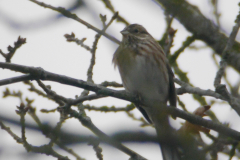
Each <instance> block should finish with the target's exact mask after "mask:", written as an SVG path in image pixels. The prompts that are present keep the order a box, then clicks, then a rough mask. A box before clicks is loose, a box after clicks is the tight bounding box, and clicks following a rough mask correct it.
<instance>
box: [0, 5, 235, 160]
mask: <svg viewBox="0 0 240 160" xmlns="http://www.w3.org/2000/svg"><path fill="white" fill-rule="evenodd" d="M41 2H45V3H47V4H50V5H52V6H54V7H63V8H65V9H67V10H69V11H71V12H72V13H75V14H76V15H77V16H79V17H80V18H81V19H83V20H85V21H86V22H88V23H90V24H91V25H93V26H95V27H97V28H99V29H102V22H101V20H100V18H99V14H102V15H106V16H107V22H108V21H109V20H110V19H111V17H112V15H113V13H112V12H111V11H110V10H109V9H107V8H106V7H105V4H104V3H103V1H100V0H58V1H53V0H42V1H41ZM188 2H189V3H190V4H192V5H195V6H197V7H198V8H199V10H200V11H201V12H202V14H203V15H204V16H206V17H207V18H208V19H210V20H212V21H213V22H214V23H215V24H216V25H219V29H220V31H221V32H223V33H224V34H226V35H227V36H228V35H229V34H230V32H231V30H232V27H233V26H234V20H235V19H236V16H237V14H238V12H239V6H238V2H239V1H238V0H231V1H225V0H218V1H217V2H218V3H217V11H218V13H220V17H219V19H217V18H216V16H215V14H214V11H215V9H216V8H215V7H216V6H214V5H213V2H212V1H211V0H201V1H195V0H188ZM111 3H112V6H113V7H114V9H115V11H118V12H119V15H121V16H122V17H123V18H125V20H126V21H127V22H128V23H130V24H132V23H138V24H141V25H143V26H144V27H145V28H146V29H147V30H148V31H149V33H150V34H151V35H152V36H153V37H154V38H155V39H156V40H160V39H161V38H162V36H163V34H164V32H165V29H166V27H167V23H166V20H165V13H164V10H163V8H162V7H161V6H160V5H159V4H158V3H156V2H155V1H152V0H128V1H127V0H122V1H119V0H112V1H111ZM218 20H219V21H218ZM125 26H126V25H125V24H124V23H122V22H117V21H114V22H113V23H112V25H111V26H110V27H109V28H108V29H107V31H106V32H107V33H108V34H110V35H112V36H114V37H116V38H117V39H119V40H121V34H120V31H121V30H122V29H123V28H124V27H125ZM171 27H172V28H173V29H176V30H177V32H176V34H175V37H174V42H173V47H172V48H171V52H170V53H174V52H175V51H176V50H178V49H179V48H180V47H181V46H182V43H183V42H184V41H185V40H186V38H187V37H188V36H191V35H192V34H191V33H190V32H188V31H187V30H186V29H185V28H184V26H183V25H182V24H180V23H179V21H177V20H175V19H173V22H172V26H171ZM72 32H73V33H75V35H76V37H77V38H79V39H82V38H87V40H86V41H85V42H84V44H86V45H88V46H92V43H93V41H94V37H95V35H96V32H95V31H93V30H91V29H88V28H87V27H86V26H84V25H82V24H81V23H78V22H76V21H74V20H72V19H69V18H66V17H64V16H62V15H61V14H59V13H58V12H55V11H53V10H50V9H46V8H43V7H41V6H39V5H36V4H35V3H32V2H30V1H27V0H1V1H0V49H1V50H2V51H3V52H4V53H7V47H8V46H9V45H11V46H13V43H14V42H15V41H16V40H17V38H18V36H21V37H23V38H26V41H27V43H26V44H24V45H23V46H22V47H21V48H20V49H18V50H17V52H16V53H15V55H14V57H13V58H12V60H11V62H12V63H15V64H21V65H26V66H34V67H42V68H43V69H45V70H47V71H50V72H53V73H57V74H61V75H66V76H69V77H73V78H77V79H82V80H86V78H87V69H88V66H89V64H90V58H91V53H90V52H88V51H86V50H85V49H84V48H82V47H80V46H78V45H76V44H75V43H69V42H67V41H66V38H65V37H64V35H65V34H71V33H72ZM239 39H240V36H239V35H238V36H237V38H236V40H237V41H239ZM117 47H118V45H117V44H116V43H114V42H112V41H110V40H109V39H107V38H105V37H104V36H102V37H101V39H100V41H99V44H98V48H97V51H96V65H95V67H94V69H93V80H94V82H95V83H96V84H100V83H102V82H104V81H116V82H118V83H121V79H120V76H119V73H118V71H117V70H115V69H114V67H113V65H112V56H113V53H114V51H115V50H116V48H117ZM213 57H214V58H215V59H214V58H213ZM0 61H1V62H4V61H5V59H4V58H3V57H2V56H0ZM219 61H220V57H219V56H217V55H216V54H215V53H214V51H213V50H212V49H211V48H210V47H208V46H207V45H206V44H205V43H204V42H202V41H199V40H196V41H195V42H193V43H192V44H191V45H190V47H188V48H186V49H185V50H184V52H183V53H181V54H180V56H179V58H178V59H177V62H178V65H179V68H181V70H182V71H184V72H186V73H187V76H188V78H189V79H190V82H191V83H192V84H193V85H194V86H195V87H200V88H201V89H212V90H215V88H214V86H213V82H214V78H215V75H216V72H217V70H218V66H217V64H216V63H215V62H219ZM17 75H21V74H20V73H17V72H13V71H10V70H7V69H4V70H3V69H0V79H5V78H10V77H14V76H17ZM176 77H177V76H176ZM226 79H227V81H228V82H229V83H230V84H231V85H232V86H238V85H239V81H240V77H239V73H238V72H236V71H235V70H234V69H232V68H231V67H228V68H227V71H226ZM32 83H33V84H35V86H36V87H37V88H38V89H40V87H38V85H37V84H36V83H35V82H34V81H33V82H32ZM44 83H45V84H47V85H51V88H52V90H54V91H56V92H57V93H58V94H60V95H63V96H65V97H68V98H74V97H75V95H79V94H80V93H81V91H82V90H81V89H79V88H76V87H71V86H66V85H62V84H58V83H54V82H49V81H44ZM223 83H226V81H225V80H224V81H223ZM226 84H227V83H226ZM177 87H179V86H177ZM228 87H230V86H229V85H228ZM6 88H8V89H9V90H10V91H11V92H13V91H15V92H18V91H21V93H22V97H23V99H26V98H28V99H31V100H32V99H34V102H33V103H32V105H33V106H34V107H36V114H37V115H38V116H39V118H40V120H41V121H42V123H44V124H48V125H50V126H52V127H54V126H56V124H57V122H58V121H59V114H58V113H57V112H53V113H48V114H46V113H42V112H40V110H41V109H47V110H51V109H55V108H56V107H57V106H58V105H57V104H56V103H54V102H52V101H49V100H47V99H45V98H43V97H41V96H38V95H37V94H35V93H32V92H29V91H28V88H29V86H26V85H25V84H23V83H16V84H11V85H6V86H1V87H0V97H1V98H0V120H2V121H3V122H4V124H5V125H7V126H9V127H10V128H11V130H12V131H13V132H14V133H15V134H17V135H18V136H21V128H20V127H19V126H18V125H17V122H18V121H19V119H20V117H19V116H18V115H17V114H16V112H15V110H16V106H19V105H20V100H19V98H16V97H7V98H2V97H3V92H4V91H6ZM238 93H239V91H238ZM179 98H180V99H181V101H182V102H183V103H184V104H185V106H186V108H187V110H188V111H190V112H193V111H194V110H195V109H196V108H197V107H199V106H201V104H200V103H199V102H198V101H196V100H195V99H194V98H193V96H192V95H191V94H184V95H181V96H179ZM205 98H206V102H207V104H210V105H211V106H212V107H211V111H213V112H214V113H215V114H216V116H217V118H218V119H219V120H220V122H221V123H229V126H230V127H231V128H233V129H235V130H237V131H240V125H239V123H238V122H239V117H238V115H237V113H236V112H235V111H234V110H232V109H231V107H230V106H229V104H228V103H226V102H223V101H221V100H216V99H215V98H211V97H205ZM84 104H90V105H94V106H96V107H101V106H108V107H111V106H115V107H125V106H126V105H127V104H130V103H129V102H127V101H123V100H119V99H116V98H109V97H108V98H102V99H98V100H94V101H86V102H84ZM86 113H87V115H88V116H89V117H90V118H91V120H92V121H93V123H94V124H95V125H96V126H97V127H98V128H99V129H101V130H102V131H103V132H105V133H106V134H108V135H113V134H115V133H119V132H123V131H127V132H130V131H134V132H143V133H148V134H150V135H155V130H154V129H153V128H152V127H144V128H142V127H140V123H141V122H139V121H134V120H132V119H131V118H130V117H129V116H128V115H127V114H126V113H125V112H117V113H114V112H110V113H104V112H96V111H88V110H86ZM131 113H132V114H134V116H135V117H137V118H140V117H141V116H142V115H141V113H140V112H139V111H138V110H137V109H134V110H133V111H131ZM206 118H207V117H206ZM182 122H184V120H182V119H177V121H174V122H172V123H173V125H174V126H175V127H176V128H179V127H180V126H181V123H182ZM26 123H27V124H29V125H32V126H36V123H35V122H34V121H33V119H32V118H31V117H30V116H28V115H27V116H26ZM61 130H62V131H64V132H66V133H69V134H75V135H83V136H89V135H93V133H92V132H91V131H89V130H88V129H86V128H85V127H83V126H82V125H81V124H80V123H79V122H78V121H77V120H76V119H69V120H67V121H66V122H65V123H64V124H63V127H62V129H61ZM210 133H211V134H213V135H217V134H218V133H216V132H214V131H211V132H210ZM26 135H27V140H28V142H29V143H31V144H32V145H36V146H39V145H44V144H46V143H48V142H49V139H48V138H46V137H45V136H44V135H42V134H41V132H39V131H37V130H36V129H34V127H33V128H29V129H27V130H26ZM201 135H202V138H203V139H204V141H205V142H206V143H209V144H210V143H211V140H210V139H209V138H207V137H206V136H205V135H204V134H201ZM124 145H126V146H127V147H129V148H130V149H132V150H134V151H135V152H137V153H139V154H140V155H142V156H144V157H145V158H147V159H150V160H157V159H160V157H161V153H160V150H159V146H158V145H157V144H155V143H124ZM100 146H101V147H102V148H103V155H104V159H106V160H110V159H111V160H112V159H114V160H123V159H128V158H129V157H128V156H127V155H125V154H124V153H122V152H121V151H119V150H117V149H115V148H112V147H110V146H108V145H105V144H101V145H100ZM68 147H69V148H72V149H73V150H74V151H75V152H76V153H77V154H79V155H80V156H81V157H82V158H85V159H87V160H90V159H91V160H97V157H96V155H95V152H94V150H93V149H92V146H89V145H88V144H87V142H86V143H81V144H77V143H72V144H69V145H68ZM55 149H56V150H57V151H58V152H59V153H60V154H62V155H66V156H68V157H69V158H70V159H76V158H75V157H73V156H72V155H70V154H68V153H66V152H65V151H62V150H60V149H59V148H58V147H57V146H56V147H55ZM227 158H228V156H227V155H224V154H221V153H219V159H221V160H224V159H227ZM234 158H235V159H237V158H236V157H234ZM234 158H233V159H234ZM0 159H9V160H11V159H12V160H15V159H19V160H21V159H36V160H38V159H39V160H40V159H55V158H54V157H51V156H46V155H43V154H35V153H31V152H30V153H26V150H25V148H24V147H23V146H22V145H21V144H17V143H16V141H15V140H14V139H13V138H12V137H11V136H10V135H9V134H8V133H7V132H6V131H4V130H0Z"/></svg>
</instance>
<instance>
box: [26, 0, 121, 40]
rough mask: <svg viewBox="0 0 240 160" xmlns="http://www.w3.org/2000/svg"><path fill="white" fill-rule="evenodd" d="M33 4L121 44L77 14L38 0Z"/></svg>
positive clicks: (33, 0) (34, 0) (32, 0)
mask: <svg viewBox="0 0 240 160" xmlns="http://www.w3.org/2000/svg"><path fill="white" fill-rule="evenodd" d="M30 1H31V2H33V3H36V4H37V5H39V6H42V7H44V8H49V9H52V10H54V11H57V12H59V13H61V14H62V15H64V16H65V17H68V18H71V19H74V20H75V21H78V22H80V23H81V24H83V25H85V26H86V27H88V28H89V29H92V30H94V31H95V32H97V33H99V34H101V35H103V36H105V37H106V38H108V39H109V40H111V41H113V42H115V43H117V44H120V41H119V40H117V39H116V38H115V37H113V36H111V35H109V34H107V33H105V32H104V31H102V30H100V29H98V28H96V27H94V26H93V25H91V24H89V23H87V22H86V21H84V20H82V19H81V18H79V17H78V16H77V15H76V14H73V13H71V12H69V11H68V10H66V9H65V8H62V7H53V6H51V5H48V4H45V3H43V2H39V1H37V0H30Z"/></svg>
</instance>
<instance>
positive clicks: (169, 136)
mask: <svg viewBox="0 0 240 160" xmlns="http://www.w3.org/2000/svg"><path fill="white" fill-rule="evenodd" d="M164 112H165V111H164V110H162V109H160V107H159V108H157V109H156V108H155V110H154V111H153V110H152V111H151V113H150V114H151V120H152V122H153V124H154V126H155V129H156V132H157V136H158V142H159V145H160V147H161V151H162V157H163V160H180V159H181V158H180V153H179V151H178V144H179V143H178V140H177V136H176V131H175V130H174V129H173V128H172V127H171V126H170V124H169V121H168V115H167V114H166V113H164Z"/></svg>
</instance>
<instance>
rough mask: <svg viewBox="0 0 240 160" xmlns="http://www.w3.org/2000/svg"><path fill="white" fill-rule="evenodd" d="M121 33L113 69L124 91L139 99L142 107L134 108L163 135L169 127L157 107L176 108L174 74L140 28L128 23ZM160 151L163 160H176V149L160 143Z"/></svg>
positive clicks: (156, 45)
mask: <svg viewBox="0 0 240 160" xmlns="http://www.w3.org/2000/svg"><path fill="white" fill-rule="evenodd" d="M121 33H122V35H123V39H122V42H121V44H120V46H119V47H118V49H117V50H116V51H115V53H114V56H113V63H114V66H115V67H116V66H117V67H118V69H119V72H120V75H121V78H122V82H123V85H124V87H125V89H126V90H127V91H128V92H130V93H133V94H137V95H139V96H140V97H141V98H142V100H143V104H144V105H143V106H137V108H138V109H139V110H140V111H141V112H142V114H143V115H144V117H145V118H146V119H147V120H148V121H149V122H150V123H153V124H154V125H155V128H156V131H157V134H158V136H159V137H160V135H162V134H163V133H164V135H167V134H168V133H167V131H169V132H170V130H171V127H170V125H169V123H168V117H167V115H166V114H165V113H163V112H161V111H162V110H161V107H166V106H167V102H169V103H170V105H171V106H174V107H176V91H175V86H174V82H173V77H174V75H173V72H172V70H171V68H170V66H169V63H168V60H167V58H166V56H165V54H164V52H163V50H162V48H161V46H160V45H159V44H158V43H157V42H156V41H155V40H154V38H153V37H152V36H151V35H150V34H149V33H148V32H147V30H146V29H145V28H144V27H143V26H141V25H138V24H132V25H129V26H128V27H126V28H125V29H124V30H123V31H121ZM163 130H166V131H164V132H163ZM161 150H162V154H163V158H164V160H179V155H178V153H177V149H176V147H174V146H170V145H169V144H167V143H161Z"/></svg>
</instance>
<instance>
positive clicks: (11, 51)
mask: <svg viewBox="0 0 240 160" xmlns="http://www.w3.org/2000/svg"><path fill="white" fill-rule="evenodd" d="M25 43H26V38H21V37H20V36H19V37H18V40H17V41H16V42H14V47H12V46H10V45H9V46H8V51H9V53H7V54H6V53H3V52H2V50H1V49H0V54H1V55H2V56H3V57H4V58H5V59H6V62H11V59H12V57H13V55H14V53H15V52H16V50H17V49H18V48H20V47H21V46H22V45H23V44H25Z"/></svg>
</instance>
